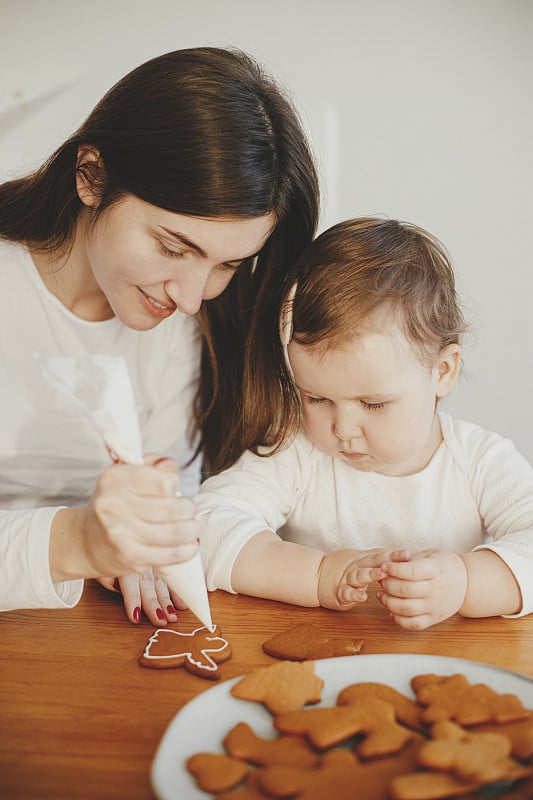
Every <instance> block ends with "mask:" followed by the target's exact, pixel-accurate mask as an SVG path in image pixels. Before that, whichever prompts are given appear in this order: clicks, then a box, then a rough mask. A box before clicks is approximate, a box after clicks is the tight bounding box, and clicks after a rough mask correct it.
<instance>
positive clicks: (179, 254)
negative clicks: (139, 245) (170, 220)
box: [157, 242, 185, 258]
mask: <svg viewBox="0 0 533 800" xmlns="http://www.w3.org/2000/svg"><path fill="white" fill-rule="evenodd" d="M157 245H158V248H159V252H160V253H161V254H162V255H164V256H166V257H167V258H183V256H184V255H185V253H184V252H183V250H170V249H169V248H168V247H167V246H166V245H164V244H163V242H158V243H157Z"/></svg>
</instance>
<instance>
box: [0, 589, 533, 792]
mask: <svg viewBox="0 0 533 800" xmlns="http://www.w3.org/2000/svg"><path fill="white" fill-rule="evenodd" d="M211 607H212V612H213V620H214V621H215V622H216V623H218V624H219V625H220V627H221V629H222V631H223V633H224V634H225V636H226V637H227V638H228V639H229V640H230V641H231V643H232V646H233V656H232V658H231V660H230V661H228V662H226V663H225V664H223V665H222V666H221V672H222V679H226V678H232V677H234V676H236V675H240V674H242V673H245V672H248V671H250V669H251V668H253V667H256V666H260V665H265V664H269V663H273V659H271V658H269V657H268V656H266V655H265V654H264V653H263V651H262V649H261V644H262V642H263V641H264V640H265V639H267V638H269V637H270V636H271V635H273V634H274V633H278V632H279V631H282V630H284V629H286V628H288V627H290V626H291V625H294V624H297V623H300V622H303V621H306V622H314V623H315V624H316V625H317V626H318V627H320V628H321V629H322V630H323V631H324V632H335V633H338V634H347V635H351V636H353V637H355V638H363V639H364V640H365V652H366V653H426V654H434V655H435V654H436V655H449V656H458V657H461V658H466V659H471V660H474V661H485V662H487V663H489V664H494V665H498V666H500V667H506V668H508V669H513V670H516V671H519V672H523V673H525V674H527V675H533V616H532V617H525V618H522V619H514V620H505V619H499V618H497V619H483V620H465V619H461V618H459V617H456V618H454V619H451V620H448V621H447V622H445V623H442V624H440V625H438V626H436V627H434V628H430V629H429V630H427V631H424V632H419V633H410V632H407V631H404V630H402V629H400V628H399V627H397V626H396V625H395V623H394V622H393V621H392V620H391V619H390V617H389V616H388V615H387V614H386V613H385V612H384V611H383V609H382V608H381V607H380V606H379V605H378V603H377V602H376V601H375V600H374V599H373V598H371V599H370V600H369V602H368V603H367V604H366V605H365V606H363V607H361V608H359V609H357V610H356V611H354V612H351V613H346V614H342V613H339V612H333V611H327V610H325V609H302V608H297V607H295V606H288V605H285V604H283V603H275V602H270V601H265V600H257V599H253V598H249V597H244V596H233V595H228V594H225V593H223V592H215V593H214V594H212V595H211ZM197 624H198V623H197V621H196V620H195V618H194V617H193V616H192V614H191V613H190V612H183V613H182V614H181V615H180V622H179V623H178V624H177V625H176V626H173V627H176V628H178V629H181V630H187V631H189V630H192V629H193V628H194V627H196V626H197ZM152 632H153V627H152V626H151V625H150V624H149V623H148V622H147V621H145V620H143V622H141V624H139V625H138V626H134V625H132V624H130V623H129V622H128V621H127V620H126V618H125V616H124V611H123V608H122V605H121V599H120V598H119V597H117V596H116V595H112V594H110V593H109V592H106V591H105V590H104V589H103V588H102V587H101V586H99V585H98V584H96V583H92V582H88V583H87V586H86V589H85V593H84V596H83V599H82V601H81V602H80V604H79V605H78V606H77V607H76V608H75V609H73V610H71V611H16V612H9V613H5V614H0V751H1V752H0V797H1V798H2V799H4V798H5V800H34V798H39V800H43V799H49V800H63V799H64V800H78V798H83V799H84V800H108V799H109V800H123V799H124V800H153V798H154V794H153V791H152V789H151V786H150V774H149V770H150V765H151V762H152V759H153V756H154V754H155V752H156V749H157V746H158V744H159V741H160V739H161V737H162V735H163V733H164V731H165V729H166V727H167V725H168V724H169V722H170V721H171V719H172V718H173V717H174V715H175V714H176V712H177V711H178V710H179V709H180V708H181V707H182V706H183V704H184V703H186V702H187V701H188V700H190V699H191V698H192V697H194V696H195V695H197V694H199V693H200V692H202V691H205V690H206V689H208V688H210V687H211V686H212V685H213V684H212V683H211V682H210V681H206V680H202V679H200V678H196V677H194V676H192V675H190V674H188V673H186V672H185V671H184V670H183V669H177V670H164V671H157V670H150V669H144V668H142V667H140V666H139V665H138V663H137V659H138V657H139V655H140V654H141V653H142V651H143V649H144V647H145V645H146V642H147V641H148V639H149V637H150V635H151V634H152ZM356 657H357V656H356ZM181 800H187V799H186V798H182V799H181Z"/></svg>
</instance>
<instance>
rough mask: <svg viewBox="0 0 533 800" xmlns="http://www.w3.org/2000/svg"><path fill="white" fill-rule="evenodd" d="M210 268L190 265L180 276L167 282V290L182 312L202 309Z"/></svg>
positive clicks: (186, 312)
mask: <svg viewBox="0 0 533 800" xmlns="http://www.w3.org/2000/svg"><path fill="white" fill-rule="evenodd" d="M209 274H210V270H208V269H198V268H191V267H189V268H188V269H187V270H183V272H181V273H180V275H179V277H177V278H173V279H172V280H169V281H167V282H166V283H165V291H166V293H167V294H168V296H169V297H170V298H171V299H172V300H173V301H174V302H175V303H176V306H177V308H178V310H179V311H181V312H182V314H188V315H189V316H190V315H192V314H196V313H197V312H198V311H199V310H200V306H201V305H202V300H203V297H204V292H205V287H206V284H207V280H208V278H209Z"/></svg>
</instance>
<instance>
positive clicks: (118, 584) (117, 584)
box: [113, 578, 120, 592]
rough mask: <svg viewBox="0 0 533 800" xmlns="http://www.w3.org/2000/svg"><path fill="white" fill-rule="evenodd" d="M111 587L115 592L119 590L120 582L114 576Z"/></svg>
mask: <svg viewBox="0 0 533 800" xmlns="http://www.w3.org/2000/svg"><path fill="white" fill-rule="evenodd" d="M113 589H114V590H115V592H120V583H119V582H118V578H115V580H114V581H113Z"/></svg>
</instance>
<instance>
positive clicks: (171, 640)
mask: <svg viewBox="0 0 533 800" xmlns="http://www.w3.org/2000/svg"><path fill="white" fill-rule="evenodd" d="M230 656H231V645H230V643H229V642H228V641H227V639H223V638H222V636H221V635H220V628H219V627H218V626H217V627H216V628H215V630H214V631H213V632H212V633H211V632H210V631H209V629H208V628H205V627H204V628H196V630H194V631H192V632H191V633H182V632H181V631H175V630H172V628H159V629H158V630H156V631H155V633H154V634H153V635H152V636H150V639H149V641H148V644H147V645H146V649H145V651H144V653H143V654H142V656H141V657H140V659H139V664H140V665H141V666H142V667H152V668H154V669H171V668H173V667H182V666H184V667H185V669H186V670H188V671H189V672H191V673H192V674H193V675H198V676H199V677H201V678H208V679H209V680H217V679H218V678H219V677H220V673H219V671H218V665H219V664H221V663H222V662H223V661H227V660H228V658H229V657H230Z"/></svg>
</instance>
